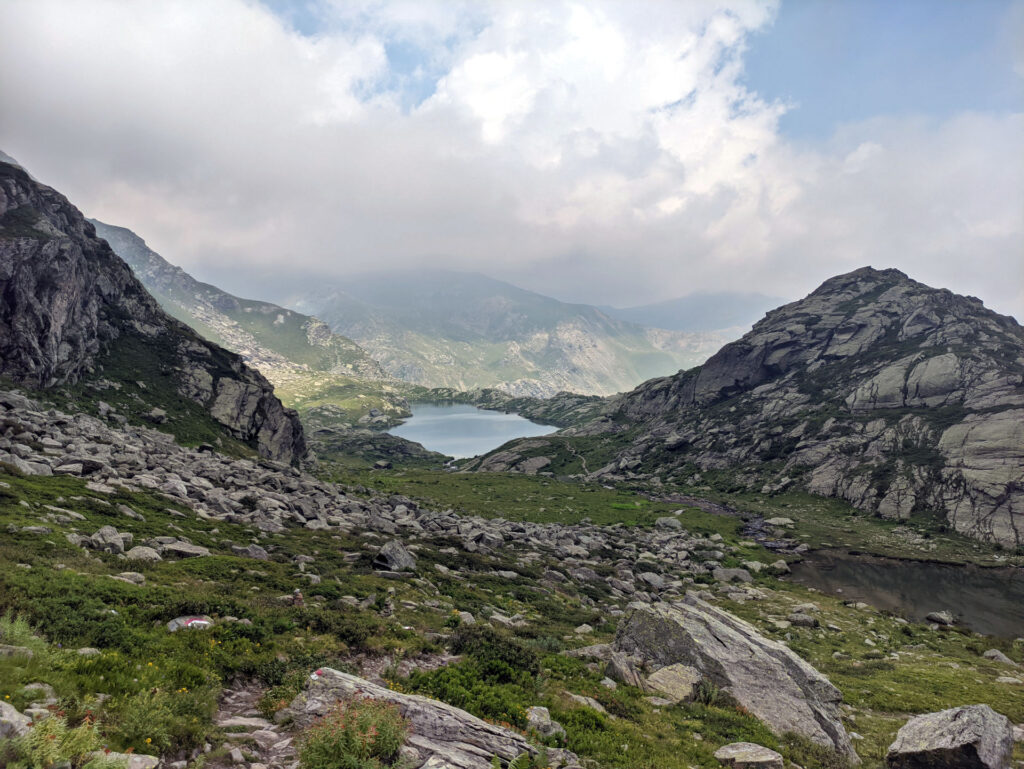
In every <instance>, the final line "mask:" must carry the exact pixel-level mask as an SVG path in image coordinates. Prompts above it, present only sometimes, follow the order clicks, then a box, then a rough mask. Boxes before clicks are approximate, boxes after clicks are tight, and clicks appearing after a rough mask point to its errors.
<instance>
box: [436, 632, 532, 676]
mask: <svg viewBox="0 0 1024 769" xmlns="http://www.w3.org/2000/svg"><path fill="white" fill-rule="evenodd" d="M451 649H452V652H453V653H454V654H469V655H471V656H473V657H476V658H477V659H478V660H480V661H481V662H485V663H486V662H492V661H493V662H502V663H504V664H506V665H508V666H509V667H512V668H515V669H516V670H525V671H527V672H529V673H530V674H531V675H536V674H537V673H539V672H540V656H539V655H538V654H537V652H535V651H534V650H533V649H531V648H529V647H528V646H527V645H526V644H524V643H523V642H522V641H520V640H519V639H517V638H513V637H512V636H511V635H509V634H507V633H502V632H499V631H498V630H495V629H494V628H492V627H488V626H487V625H465V626H461V627H459V628H457V629H456V630H455V632H454V633H453V634H452V640H451Z"/></svg>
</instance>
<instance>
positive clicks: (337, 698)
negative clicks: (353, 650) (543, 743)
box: [276, 668, 575, 769]
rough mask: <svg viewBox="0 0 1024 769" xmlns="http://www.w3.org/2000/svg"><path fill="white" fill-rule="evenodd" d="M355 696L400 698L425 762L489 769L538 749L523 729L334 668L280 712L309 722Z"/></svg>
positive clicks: (316, 674)
mask: <svg viewBox="0 0 1024 769" xmlns="http://www.w3.org/2000/svg"><path fill="white" fill-rule="evenodd" d="M354 697H360V698H369V699H374V700H383V701H385V702H391V703H393V704H395V705H396V706H397V707H398V709H399V711H400V712H401V713H402V715H403V716H404V717H405V718H406V720H407V721H408V722H409V727H410V729H409V732H410V736H409V739H408V740H407V743H406V744H407V745H409V746H410V747H412V748H415V749H416V751H417V752H418V753H419V756H420V760H421V761H424V762H426V761H429V760H431V759H437V760H439V761H440V762H446V763H437V765H438V766H446V767H450V769H488V767H490V765H491V758H492V757H493V756H497V757H498V758H499V759H501V761H502V763H503V764H504V763H507V762H509V761H511V760H512V759H514V758H516V757H517V756H520V755H522V754H523V753H530V754H531V755H536V753H537V749H536V748H535V747H533V745H531V744H530V742H529V741H528V740H527V739H526V738H525V737H524V736H523V735H521V734H519V733H518V732H515V731H512V730H511V729H506V728H504V727H501V726H495V725H494V724H489V723H487V722H486V721H482V720H480V719H479V718H477V717H476V716H473V715H470V714H469V713H467V712H466V711H464V710H460V709H459V708H456V707H454V706H452V705H448V704H446V703H443V702H439V701H437V700H432V699H429V698H427V697H421V696H419V695H415V694H402V693H400V692H395V691H392V690H390V689H386V688H385V687H383V686H378V685H377V684H374V683H371V682H370V681H367V680H366V679H363V678H359V677H358V676H353V675H349V674H348V673H342V672H340V671H338V670H332V669H331V668H321V669H320V670H317V671H316V672H314V673H313V674H312V675H311V676H310V677H309V679H308V680H307V681H306V685H305V687H304V688H303V691H302V692H300V693H299V695H298V696H297V697H296V698H295V699H294V700H292V703H291V705H289V706H288V707H287V708H285V709H284V710H282V711H280V712H279V713H278V715H277V716H276V717H277V718H278V719H284V718H291V719H292V720H293V721H294V723H295V724H296V725H297V726H299V727H300V728H306V727H308V726H309V725H310V724H312V723H313V722H314V721H316V720H317V719H318V718H321V717H323V716H324V715H326V714H327V713H328V711H330V710H331V709H332V708H333V707H334V706H335V704H336V703H338V702H341V701H346V700H350V699H352V698H354ZM573 758H575V757H574V756H573Z"/></svg>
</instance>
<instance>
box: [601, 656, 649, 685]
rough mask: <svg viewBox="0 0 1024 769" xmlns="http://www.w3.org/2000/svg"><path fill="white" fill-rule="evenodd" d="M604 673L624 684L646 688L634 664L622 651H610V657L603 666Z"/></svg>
mask: <svg viewBox="0 0 1024 769" xmlns="http://www.w3.org/2000/svg"><path fill="white" fill-rule="evenodd" d="M604 674H605V675H606V676H608V677H609V678H610V679H612V680H613V681H617V682H618V683H620V684H625V685H626V686H635V687H637V688H638V689H646V688H647V687H646V684H645V683H644V679H643V676H641V675H640V672H639V671H638V670H637V669H636V665H634V664H633V662H632V660H630V659H629V657H627V656H626V655H625V654H623V653H622V652H612V658H611V659H610V660H609V661H608V664H607V665H606V666H605V669H604Z"/></svg>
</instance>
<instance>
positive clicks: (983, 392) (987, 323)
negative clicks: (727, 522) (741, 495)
mask: <svg viewBox="0 0 1024 769" xmlns="http://www.w3.org/2000/svg"><path fill="white" fill-rule="evenodd" d="M559 435H560V436H561V438H562V440H564V441H566V442H567V443H568V444H570V446H572V451H571V456H569V457H565V458H563V459H566V460H568V463H570V464H571V463H576V464H578V460H577V456H583V457H589V461H590V464H589V466H586V465H585V467H587V468H588V469H586V470H585V471H584V472H585V473H586V474H589V475H590V477H592V478H594V479H607V480H616V479H634V480H639V481H643V480H652V479H658V480H660V481H667V482H670V483H676V484H682V485H684V486H685V485H694V484H697V485H699V484H707V483H711V484H719V485H720V486H721V487H722V488H725V489H736V488H745V489H749V490H753V491H760V493H762V494H772V493H775V492H777V491H780V490H783V489H787V488H794V489H805V490H807V491H811V492H813V493H816V494H819V495H822V496H834V497H840V498H842V499H845V500H847V501H848V502H850V503H851V504H853V505H854V506H856V507H858V508H860V509H862V510H865V511H869V512H872V513H876V514H878V515H881V516H884V517H887V518H893V519H908V518H912V517H926V518H931V519H933V520H934V518H935V517H936V516H938V517H939V518H940V519H941V520H944V521H946V522H947V524H948V525H949V526H951V527H952V528H954V529H956V530H957V531H959V532H961V533H963V534H967V535H969V536H972V537H976V538H979V539H983V540H987V541H994V542H999V543H1001V544H1004V545H1006V546H1009V547H1021V546H1024V517H1022V513H1024V328H1022V327H1021V326H1020V325H1019V324H1018V323H1017V322H1016V321H1015V320H1014V319H1013V318H1010V317H1007V316H1003V315H999V314H997V313H995V312H993V311H991V310H989V309H986V308H985V307H984V305H983V304H982V303H981V302H980V301H979V300H978V299H975V298H972V297H965V296H959V295H957V294H954V293H952V292H951V291H948V290H945V289H934V288H930V287H928V286H925V285H923V284H921V283H918V282H917V281H914V280H911V279H910V278H908V277H907V276H906V275H904V274H903V273H902V272H899V271H898V270H892V269H890V270H875V269H872V268H863V269H860V270H856V271H854V272H851V273H848V274H845V275H839V276H836V277H834V278H831V279H830V280H827V281H825V283H823V284H822V285H821V286H820V287H819V288H818V289H817V290H815V291H814V292H812V293H811V294H810V295H809V296H807V297H806V298H804V299H801V300H800V301H797V302H793V303H791V304H787V305H785V306H783V307H780V308H778V309H776V310H773V311H772V312H770V313H768V315H767V316H766V317H765V318H764V319H763V320H761V321H760V322H759V323H757V324H756V325H755V326H754V328H753V330H752V331H750V332H749V333H748V334H746V335H745V336H743V338H741V339H739V340H737V341H735V342H732V343H730V344H727V345H726V346H724V347H723V348H722V349H721V350H719V351H718V352H717V353H716V354H715V355H714V356H712V357H711V358H710V359H709V360H708V361H707V362H706V363H705V364H704V365H703V366H700V367H697V368H694V369H692V370H689V371H685V372H680V373H679V374H676V375H674V376H671V377H662V378H657V379H652V380H650V381H648V382H645V383H643V384H642V385H640V386H639V387H637V388H636V389H635V390H633V391H632V392H629V393H626V394H624V395H621V396H618V397H615V398H610V399H608V400H607V401H606V403H605V406H604V408H603V409H602V410H601V414H600V415H599V416H597V417H596V418H594V419H591V421H589V422H588V423H585V424H583V425H582V426H579V427H576V428H570V429H569V430H566V431H564V432H563V433H560V434H559ZM574 442H575V443H578V446H577V445H573V444H574ZM556 448H557V446H556V445H555V442H554V441H549V442H548V443H547V444H546V445H538V444H537V442H534V443H533V445H531V444H530V443H528V442H523V443H521V444H518V445H515V444H513V445H512V446H506V447H504V448H503V450H502V452H501V456H500V461H498V462H496V461H495V459H496V458H497V457H498V455H495V456H493V457H491V458H489V459H488V460H483V461H481V462H478V463H477V466H478V467H487V468H489V469H498V470H503V469H504V470H507V469H516V468H517V467H519V466H524V465H522V463H523V462H524V461H526V460H533V462H532V465H531V466H536V465H537V464H538V463H539V462H540V460H539V459H538V456H540V455H545V457H546V458H547V459H549V462H548V463H547V464H546V465H544V466H546V467H547V466H548V465H551V467H550V469H552V470H556V469H561V470H562V471H563V472H565V468H564V467H562V468H560V467H558V466H557V465H558V463H557V461H556V460H557V459H558V458H557V457H555V456H554V455H553V454H552V451H553V450H555V449H556Z"/></svg>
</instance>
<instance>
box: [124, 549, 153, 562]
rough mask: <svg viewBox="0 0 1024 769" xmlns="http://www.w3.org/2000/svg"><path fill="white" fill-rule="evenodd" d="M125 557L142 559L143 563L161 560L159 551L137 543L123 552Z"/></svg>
mask: <svg viewBox="0 0 1024 769" xmlns="http://www.w3.org/2000/svg"><path fill="white" fill-rule="evenodd" d="M124 555H125V558H127V559H128V560H129V561H142V562H143V563H156V562H157V561H162V560H163V558H161V557H160V553H158V552H157V551H156V550H154V549H153V548H151V547H145V546H144V545H137V546H136V547H133V548H132V549H131V550H129V551H128V552H127V553H125V554H124Z"/></svg>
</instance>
